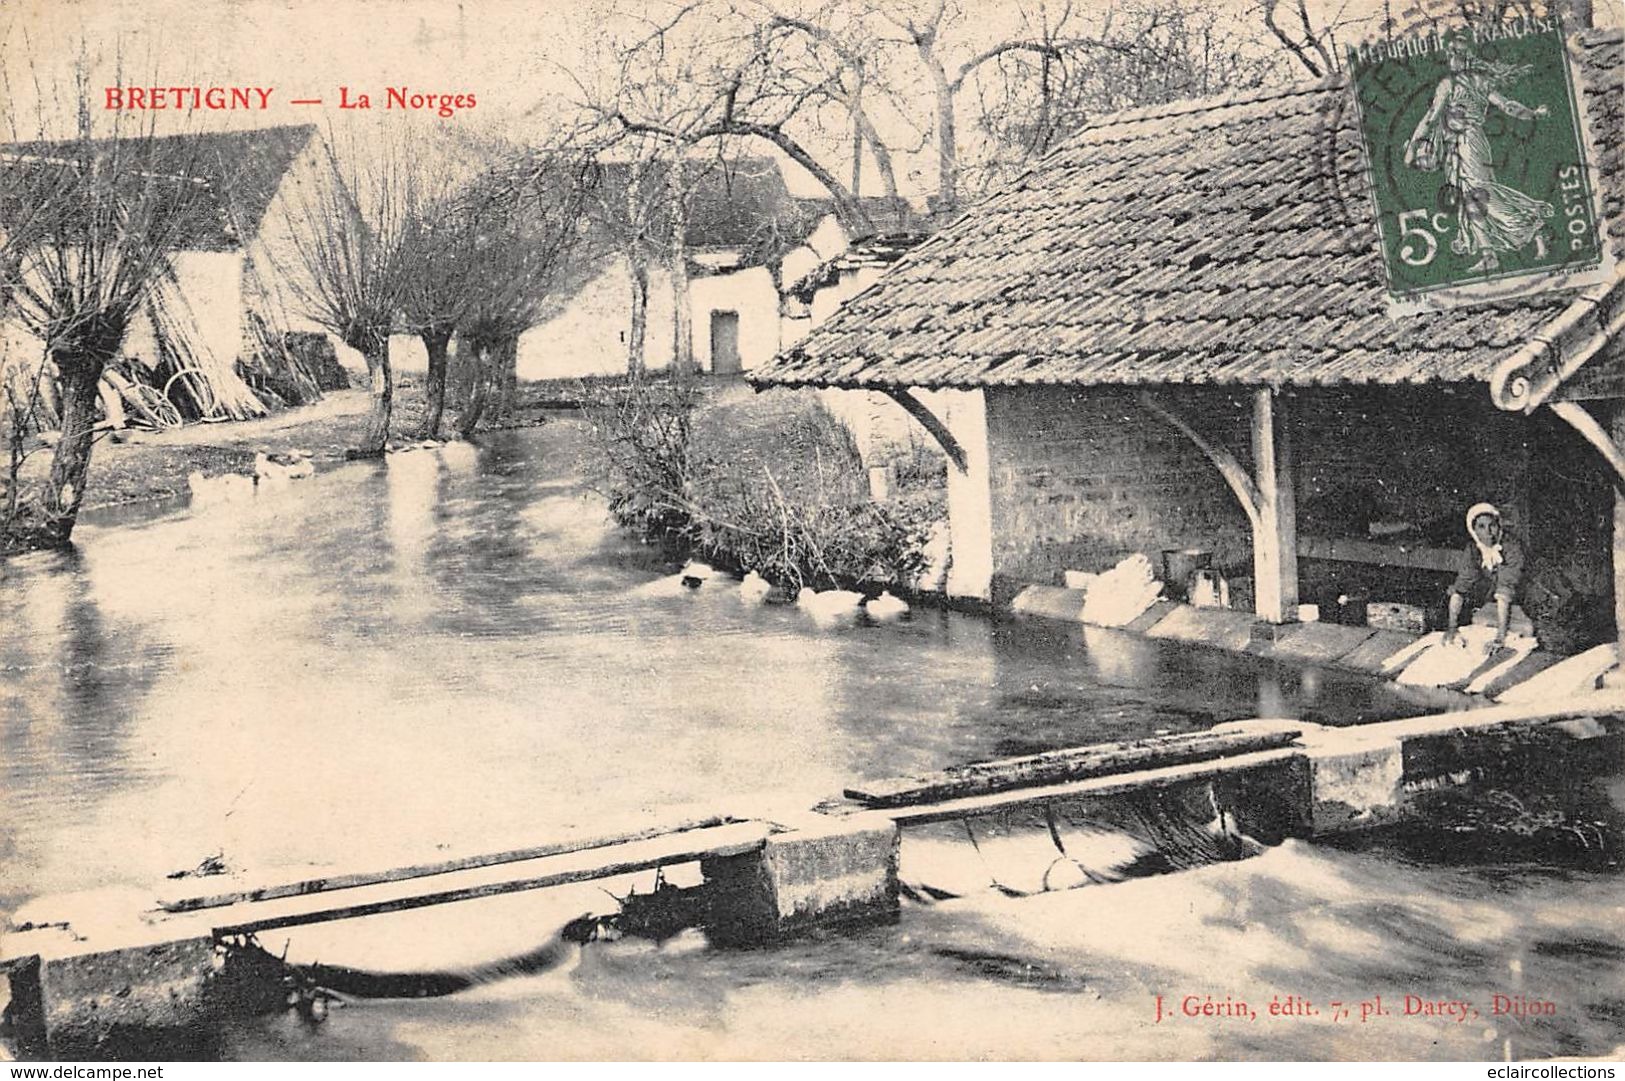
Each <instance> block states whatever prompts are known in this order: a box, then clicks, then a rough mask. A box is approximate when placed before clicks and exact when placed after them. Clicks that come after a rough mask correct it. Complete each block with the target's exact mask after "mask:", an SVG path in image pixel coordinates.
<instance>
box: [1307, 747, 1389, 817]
mask: <svg viewBox="0 0 1625 1081" xmlns="http://www.w3.org/2000/svg"><path fill="white" fill-rule="evenodd" d="M1307 758H1308V760H1309V791H1310V799H1311V804H1310V816H1309V819H1310V828H1311V829H1312V830H1313V831H1314V832H1315V833H1316V834H1327V833H1341V832H1343V831H1346V830H1357V829H1370V828H1371V827H1373V826H1379V825H1383V824H1385V823H1387V822H1391V821H1394V820H1395V819H1397V818H1399V817H1400V816H1401V815H1402V813H1403V797H1404V780H1405V755H1404V746H1403V744H1402V743H1401V742H1400V741H1399V740H1398V739H1395V738H1392V737H1386V738H1385V737H1380V736H1378V737H1373V736H1370V735H1366V734H1362V733H1359V732H1356V731H1353V730H1350V729H1325V730H1322V732H1320V733H1318V734H1317V735H1316V738H1314V739H1313V740H1312V741H1311V742H1310V746H1309V748H1308V751H1307Z"/></svg>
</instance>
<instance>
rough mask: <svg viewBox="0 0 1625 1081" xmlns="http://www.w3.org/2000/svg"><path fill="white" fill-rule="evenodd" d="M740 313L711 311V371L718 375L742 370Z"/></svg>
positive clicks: (732, 373) (731, 373)
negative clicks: (740, 359) (740, 357)
mask: <svg viewBox="0 0 1625 1081" xmlns="http://www.w3.org/2000/svg"><path fill="white" fill-rule="evenodd" d="M741 370H743V369H742V366H741V364H740V362H739V313H738V312H718V311H714V312H712V313H711V371H712V372H713V373H714V374H716V375H734V374H737V373H738V372H740V371H741Z"/></svg>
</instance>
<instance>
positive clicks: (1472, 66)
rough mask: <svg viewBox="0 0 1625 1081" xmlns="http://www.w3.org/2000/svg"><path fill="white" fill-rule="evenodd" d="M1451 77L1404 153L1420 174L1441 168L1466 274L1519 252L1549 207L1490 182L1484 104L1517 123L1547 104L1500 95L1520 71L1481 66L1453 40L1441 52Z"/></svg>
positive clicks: (1455, 246) (1543, 111)
mask: <svg viewBox="0 0 1625 1081" xmlns="http://www.w3.org/2000/svg"><path fill="white" fill-rule="evenodd" d="M1446 55H1447V57H1448V59H1449V63H1450V74H1449V75H1447V76H1445V77H1444V79H1443V80H1441V81H1440V83H1439V87H1438V89H1437V90H1436V91H1435V92H1434V94H1433V104H1432V105H1431V106H1429V107H1428V111H1427V113H1426V114H1425V115H1424V116H1423V117H1422V120H1421V122H1420V123H1419V124H1417V125H1416V131H1415V132H1414V133H1413V134H1412V135H1411V138H1410V142H1409V143H1407V144H1406V147H1405V164H1406V165H1409V166H1410V167H1412V168H1413V169H1420V170H1422V171H1423V172H1433V171H1435V170H1437V169H1443V170H1444V178H1445V182H1446V183H1447V184H1449V185H1450V186H1451V187H1453V188H1454V189H1455V194H1456V235H1455V237H1454V238H1452V239H1451V241H1450V250H1451V251H1453V252H1455V253H1456V254H1457V255H1463V256H1465V255H1475V254H1476V255H1477V256H1478V262H1476V263H1474V264H1473V266H1472V267H1471V268H1470V269H1471V270H1475V271H1478V270H1483V271H1490V270H1495V269H1496V268H1497V267H1499V266H1500V257H1499V256H1498V255H1497V254H1496V253H1497V252H1509V251H1518V250H1519V249H1521V248H1523V247H1524V245H1526V244H1528V243H1529V242H1530V241H1531V240H1533V239H1534V237H1535V234H1536V233H1538V232H1540V227H1541V225H1542V224H1543V223H1544V222H1545V221H1546V219H1547V218H1550V217H1551V216H1552V204H1551V203H1548V202H1545V201H1544V200H1541V199H1535V198H1532V197H1530V196H1528V195H1525V194H1524V193H1523V192H1521V191H1518V190H1516V189H1514V188H1509V187H1507V186H1506V185H1505V184H1501V183H1498V182H1497V181H1496V179H1495V167H1494V164H1493V160H1494V159H1493V154H1492V152H1491V150H1490V140H1489V137H1488V136H1487V135H1486V134H1485V133H1484V119H1485V117H1486V116H1487V115H1488V113H1489V108H1490V106H1492V105H1493V106H1495V107H1496V108H1497V109H1499V110H1501V111H1502V112H1503V113H1506V114H1507V115H1508V116H1510V117H1513V118H1515V119H1518V120H1537V119H1539V118H1541V117H1544V116H1545V115H1547V108H1546V106H1544V105H1542V106H1539V107H1538V108H1534V109H1531V108H1530V107H1529V106H1527V105H1524V104H1522V103H1520V102H1517V101H1513V100H1512V99H1511V98H1508V97H1505V96H1503V95H1502V94H1501V92H1500V87H1501V86H1502V84H1504V83H1506V82H1507V81H1508V80H1510V79H1512V78H1514V77H1516V76H1519V75H1522V74H1525V73H1526V72H1527V70H1528V66H1527V65H1510V64H1495V63H1487V62H1485V61H1483V60H1481V59H1479V58H1478V57H1476V56H1474V55H1473V54H1472V52H1471V51H1470V50H1469V49H1468V47H1467V43H1466V42H1465V41H1463V40H1462V39H1461V38H1457V39H1455V40H1454V41H1452V42H1451V43H1450V45H1449V46H1448V47H1447V49H1446Z"/></svg>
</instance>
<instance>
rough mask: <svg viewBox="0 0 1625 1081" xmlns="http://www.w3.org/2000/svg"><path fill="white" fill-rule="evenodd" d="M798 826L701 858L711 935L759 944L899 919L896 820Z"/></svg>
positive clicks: (813, 821) (815, 820)
mask: <svg viewBox="0 0 1625 1081" xmlns="http://www.w3.org/2000/svg"><path fill="white" fill-rule="evenodd" d="M797 825H798V826H799V827H800V828H796V829H792V830H788V831H786V832H784V833H778V834H774V835H773V836H771V837H769V838H768V839H767V843H766V844H765V845H764V846H763V847H762V849H761V850H760V851H759V852H749V853H745V854H744V855H740V856H725V857H719V858H715V859H708V860H703V861H702V862H701V864H700V869H701V872H702V874H703V875H704V876H705V882H706V890H707V900H706V907H707V925H706V929H707V932H708V933H709V935H710V937H711V941H712V942H714V943H716V944H718V945H728V946H753V945H762V944H765V943H769V942H775V941H779V940H781V939H784V938H789V937H793V936H795V935H797V934H803V933H805V932H808V931H811V930H814V929H817V928H825V927H835V926H849V925H852V924H865V923H884V922H888V921H890V920H894V919H896V918H897V912H898V901H897V896H898V891H897V858H898V849H899V844H900V840H901V834H900V832H899V830H898V828H897V825H896V823H894V822H892V821H891V820H890V819H885V818H878V819H877V818H869V817H867V816H865V817H863V818H858V819H853V818H846V819H830V818H824V817H823V816H808V818H807V819H806V820H804V821H802V822H799V823H798V824H797Z"/></svg>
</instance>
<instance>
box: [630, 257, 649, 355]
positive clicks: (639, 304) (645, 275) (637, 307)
mask: <svg viewBox="0 0 1625 1081" xmlns="http://www.w3.org/2000/svg"><path fill="white" fill-rule="evenodd" d="M630 263H631V271H632V329H631V331H630V333H629V334H628V335H627V342H626V370H627V372H628V374H630V375H631V376H632V378H633V379H641V378H642V377H643V372H644V363H643V337H644V334H645V332H646V331H647V329H648V326H649V264H648V263H647V262H646V261H645V260H644V259H643V258H642V257H640V256H634V257H633V258H632V259H631V260H630Z"/></svg>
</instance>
